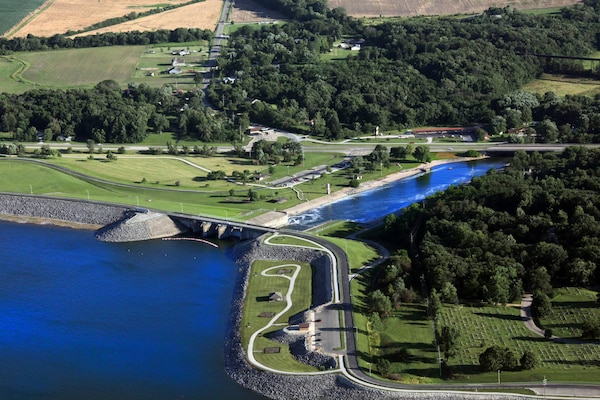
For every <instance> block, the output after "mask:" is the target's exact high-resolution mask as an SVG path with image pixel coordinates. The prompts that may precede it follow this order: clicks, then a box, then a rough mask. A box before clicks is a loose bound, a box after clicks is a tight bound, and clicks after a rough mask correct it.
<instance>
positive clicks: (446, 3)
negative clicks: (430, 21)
mask: <svg viewBox="0 0 600 400" xmlns="http://www.w3.org/2000/svg"><path fill="white" fill-rule="evenodd" d="M328 3H329V7H330V8H336V7H343V8H345V9H346V11H347V13H348V15H351V16H353V17H379V16H383V17H391V16H400V15H401V16H415V15H452V14H472V13H476V12H481V11H483V10H486V9H488V8H490V7H492V6H495V7H504V6H507V5H511V6H513V7H514V8H516V9H518V10H527V9H538V8H552V7H562V6H567V5H572V4H576V3H581V1H580V0H500V1H494V0H329V2H328Z"/></svg>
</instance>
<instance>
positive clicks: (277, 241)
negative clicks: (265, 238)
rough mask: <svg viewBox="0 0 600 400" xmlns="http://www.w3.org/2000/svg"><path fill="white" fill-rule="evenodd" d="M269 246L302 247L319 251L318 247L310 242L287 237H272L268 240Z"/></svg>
mask: <svg viewBox="0 0 600 400" xmlns="http://www.w3.org/2000/svg"><path fill="white" fill-rule="evenodd" d="M269 244H274V245H287V246H303V247H310V248H312V249H320V247H319V246H318V245H316V244H314V243H312V242H309V241H308V240H306V239H302V238H299V237H294V236H289V235H277V236H272V237H271V238H270V239H269Z"/></svg>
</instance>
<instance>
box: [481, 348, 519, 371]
mask: <svg viewBox="0 0 600 400" xmlns="http://www.w3.org/2000/svg"><path fill="white" fill-rule="evenodd" d="M479 365H480V367H481V369H482V370H483V371H487V372H489V371H498V370H501V369H502V370H505V371H512V370H515V369H516V368H517V358H516V357H515V354H514V353H513V352H512V351H511V350H510V349H509V348H507V347H500V346H491V347H488V348H487V349H486V350H485V351H484V352H483V353H481V354H480V355H479Z"/></svg>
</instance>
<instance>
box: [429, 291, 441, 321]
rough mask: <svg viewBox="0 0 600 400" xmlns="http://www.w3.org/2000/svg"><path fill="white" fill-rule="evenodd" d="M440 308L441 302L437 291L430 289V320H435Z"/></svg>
mask: <svg viewBox="0 0 600 400" xmlns="http://www.w3.org/2000/svg"><path fill="white" fill-rule="evenodd" d="M441 308H442V300H441V299H440V294H439V293H438V292H437V290H435V289H432V290H431V294H430V295H429V312H430V314H431V318H432V319H436V318H437V315H438V313H439V312H440V310H441Z"/></svg>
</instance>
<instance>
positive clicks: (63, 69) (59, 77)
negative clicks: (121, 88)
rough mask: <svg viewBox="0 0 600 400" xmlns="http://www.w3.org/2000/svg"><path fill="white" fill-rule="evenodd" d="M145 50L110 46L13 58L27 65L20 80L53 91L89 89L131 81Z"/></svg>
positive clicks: (23, 55)
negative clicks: (108, 80)
mask: <svg viewBox="0 0 600 400" xmlns="http://www.w3.org/2000/svg"><path fill="white" fill-rule="evenodd" d="M144 50H145V46H110V47H95V48H84V49H61V50H54V51H40V52H24V53H18V54H17V55H16V57H18V58H19V59H21V60H23V61H25V62H26V63H28V64H29V68H28V69H27V70H26V71H25V72H23V74H22V76H23V78H24V79H25V80H27V81H29V82H34V83H37V84H39V85H44V86H50V87H55V88H67V87H81V86H85V87H91V86H94V85H95V84H97V83H98V82H101V81H103V80H106V79H113V80H115V81H117V82H120V83H125V84H126V83H127V82H129V81H131V78H132V76H133V73H134V71H135V68H136V65H137V63H138V62H139V60H140V56H141V55H142V54H143V53H144Z"/></svg>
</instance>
